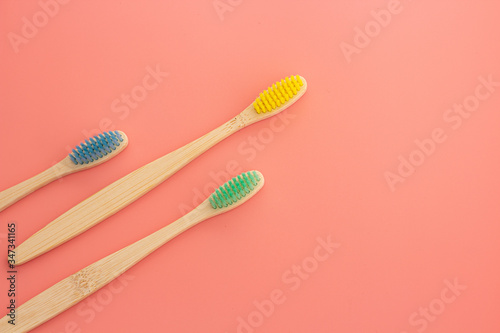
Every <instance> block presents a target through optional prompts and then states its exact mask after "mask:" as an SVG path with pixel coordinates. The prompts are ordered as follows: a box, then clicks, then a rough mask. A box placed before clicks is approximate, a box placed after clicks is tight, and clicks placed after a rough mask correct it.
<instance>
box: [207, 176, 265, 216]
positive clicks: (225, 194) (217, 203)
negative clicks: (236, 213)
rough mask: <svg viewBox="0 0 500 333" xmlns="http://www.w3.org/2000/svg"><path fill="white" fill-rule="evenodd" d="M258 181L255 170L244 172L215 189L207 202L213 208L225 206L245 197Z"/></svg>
mask: <svg viewBox="0 0 500 333" xmlns="http://www.w3.org/2000/svg"><path fill="white" fill-rule="evenodd" d="M259 182H260V177H259V175H258V174H257V172H255V171H249V172H244V173H242V174H240V175H238V176H237V177H234V178H233V179H231V180H229V181H228V182H227V183H225V184H224V185H222V186H221V187H219V188H218V189H217V190H215V192H214V193H213V194H212V195H211V196H210V197H209V202H210V204H211V205H212V207H213V208H214V209H217V208H223V207H227V206H229V205H232V204H234V203H235V202H237V201H238V200H240V199H242V198H244V197H246V195H247V194H248V193H250V192H251V191H252V190H253V189H254V188H255V186H257V185H258V184H259Z"/></svg>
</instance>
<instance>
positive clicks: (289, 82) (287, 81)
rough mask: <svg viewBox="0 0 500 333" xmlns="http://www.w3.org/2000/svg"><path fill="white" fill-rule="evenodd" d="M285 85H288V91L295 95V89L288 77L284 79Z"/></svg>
mask: <svg viewBox="0 0 500 333" xmlns="http://www.w3.org/2000/svg"><path fill="white" fill-rule="evenodd" d="M286 83H288V87H290V90H292V92H293V94H294V95H297V89H296V88H295V85H294V84H293V82H292V80H290V78H289V77H287V78H286Z"/></svg>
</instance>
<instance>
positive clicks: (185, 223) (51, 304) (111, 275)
mask: <svg viewBox="0 0 500 333" xmlns="http://www.w3.org/2000/svg"><path fill="white" fill-rule="evenodd" d="M200 207H202V208H200ZM200 207H199V208H197V209H195V210H193V211H191V212H190V213H189V214H187V215H185V216H184V217H182V218H180V219H178V220H177V221H175V222H173V223H171V224H169V225H168V226H166V227H164V228H162V229H160V230H158V231H157V232H155V233H153V234H151V235H149V236H147V237H145V238H143V239H141V240H139V241H137V242H135V243H133V244H131V245H129V246H127V247H125V248H123V249H121V250H119V251H117V252H115V253H113V254H110V255H109V256H107V257H105V258H103V259H101V260H99V261H97V262H95V263H93V264H91V265H89V266H87V267H85V268H84V269H82V270H80V271H78V272H76V273H75V274H73V275H70V276H69V277H67V278H65V279H64V280H62V281H60V282H58V283H56V284H55V285H53V286H52V287H50V288H48V289H47V290H45V291H43V292H41V293H40V294H38V295H37V296H35V297H33V298H32V299H30V300H29V301H27V302H26V303H24V304H23V305H21V306H20V307H19V308H18V309H17V318H16V325H15V326H14V325H11V324H9V323H8V320H10V318H9V317H8V316H5V317H3V318H2V319H1V321H0V332H2V333H14V332H16V333H19V332H27V331H29V330H31V329H34V328H35V327H37V326H39V325H41V324H43V323H44V322H46V321H48V320H50V319H51V318H53V317H55V316H57V315H58V314H60V313H61V312H63V311H65V310H67V309H69V308H70V307H72V306H73V305H75V304H76V303H78V302H80V301H81V300H83V299H85V298H86V297H88V296H90V295H91V294H92V293H94V292H96V291H97V290H99V289H100V288H102V287H104V286H105V285H106V284H108V283H110V282H111V281H113V280H114V279H115V278H117V277H118V276H119V275H121V274H123V273H124V272H125V271H127V270H128V269H129V268H130V267H132V266H134V265H135V264H136V263H138V262H139V261H140V260H142V259H143V258H145V257H146V256H147V255H149V254H150V253H151V252H153V251H154V250H156V249H157V248H159V247H160V246H162V245H163V244H165V243H166V242H168V241H169V240H171V239H172V238H174V237H175V236H177V235H179V234H181V233H182V232H184V231H186V230H187V229H189V228H191V227H193V226H195V225H196V224H198V223H199V222H201V221H203V220H205V219H207V218H209V217H211V216H212V215H213V213H211V212H210V210H211V211H213V209H212V208H211V207H210V206H209V203H208V201H205V202H204V203H203V204H202V205H200Z"/></svg>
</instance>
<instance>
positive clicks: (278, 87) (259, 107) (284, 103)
mask: <svg viewBox="0 0 500 333" xmlns="http://www.w3.org/2000/svg"><path fill="white" fill-rule="evenodd" d="M306 89H307V82H306V80H305V79H304V78H303V77H301V76H299V75H292V76H290V77H286V78H285V79H282V80H281V81H278V82H276V83H274V84H273V85H272V86H271V87H269V88H267V89H266V90H264V91H263V92H261V93H260V95H259V96H258V97H257V98H256V99H255V101H254V102H253V104H252V105H253V108H254V110H255V111H256V112H257V113H259V114H260V113H266V112H272V111H273V112H274V111H278V110H279V111H281V110H282V109H284V108H287V107H289V106H290V105H291V104H293V103H295V101H297V100H298V99H299V98H300V97H301V96H302V95H303V94H304V93H305V91H306Z"/></svg>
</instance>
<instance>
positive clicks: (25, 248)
mask: <svg viewBox="0 0 500 333" xmlns="http://www.w3.org/2000/svg"><path fill="white" fill-rule="evenodd" d="M301 79H302V82H303V86H302V88H301V89H300V90H299V91H298V93H297V95H295V96H294V97H293V98H291V99H290V100H289V101H287V102H286V103H285V104H283V105H281V106H280V107H277V108H276V109H274V110H273V111H272V112H266V113H257V112H256V111H255V109H254V108H253V106H252V105H249V106H248V107H247V108H246V109H244V110H243V111H242V112H241V113H240V114H238V115H237V116H236V117H234V118H233V119H231V120H229V121H228V122H226V123H224V124H223V125H221V126H219V127H218V128H216V129H214V130H213V131H211V132H209V133H207V134H205V135H204V136H202V137H200V138H199V139H196V140H194V141H192V142H190V143H188V144H186V145H185V146H183V147H181V148H179V149H177V150H175V151H173V152H171V153H169V154H167V155H165V156H163V157H161V158H159V159H157V160H155V161H153V162H151V163H149V164H147V165H145V166H143V167H141V168H139V169H137V170H135V171H133V172H131V173H130V174H128V175H126V176H124V177H122V178H121V179H119V180H117V181H115V182H114V183H112V184H110V185H108V186H107V187H105V188H103V189H102V190H100V191H99V192H97V193H95V194H94V195H92V196H90V197H89V198H87V199H85V200H84V201H82V202H80V203H79V204H77V205H76V206H74V207H73V208H71V209H70V210H68V211H67V212H65V213H64V214H62V215H61V216H59V217H58V218H56V219H55V220H54V221H52V222H50V223H49V224H48V225H46V226H45V227H44V228H42V229H41V230H39V231H38V232H37V233H35V234H34V235H33V236H31V237H30V238H28V239H27V240H26V241H25V242H23V243H21V244H20V245H19V246H18V247H17V249H16V264H17V265H21V264H24V263H26V262H28V261H30V260H32V259H34V258H36V257H38V256H40V255H42V254H44V253H45V252H47V251H50V250H51V249H53V248H55V247H57V246H59V245H61V244H63V243H65V242H67V241H69V240H70V239H72V238H74V237H76V236H77V235H79V234H81V233H82V232H84V231H86V230H87V229H89V228H91V227H93V226H95V225H96V224H98V223H100V222H101V221H103V220H105V219H106V218H108V217H110V216H111V215H113V214H115V213H116V212H118V211H120V210H121V209H123V208H125V207H126V206H128V205H129V204H131V203H132V202H134V201H135V200H137V199H139V198H140V197H142V196H143V195H144V194H146V193H148V192H149V191H151V190H152V189H153V188H155V187H156V186H158V185H160V184H161V183H162V182H164V181H165V180H166V179H168V178H169V177H170V176H172V175H173V174H174V173H176V172H177V171H179V170H180V169H181V168H183V167H184V166H185V165H186V164H188V163H189V162H191V161H192V160H194V159H195V158H196V157H198V156H200V155H201V154H202V153H203V152H205V151H207V150H208V149H209V148H211V147H213V146H214V145H216V144H217V143H218V142H220V141H222V140H223V139H225V138H227V137H228V136H230V135H231V134H233V133H235V132H237V131H239V130H240V129H242V128H244V127H246V126H248V125H251V124H253V123H255V122H258V121H260V120H263V119H266V118H269V117H272V116H274V115H276V114H278V113H280V112H281V111H283V110H285V109H286V108H288V107H290V106H291V105H292V104H294V103H295V102H296V101H297V100H298V99H299V98H300V97H301V96H302V95H303V94H304V93H305V92H306V90H307V82H306V80H305V79H304V78H301Z"/></svg>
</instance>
